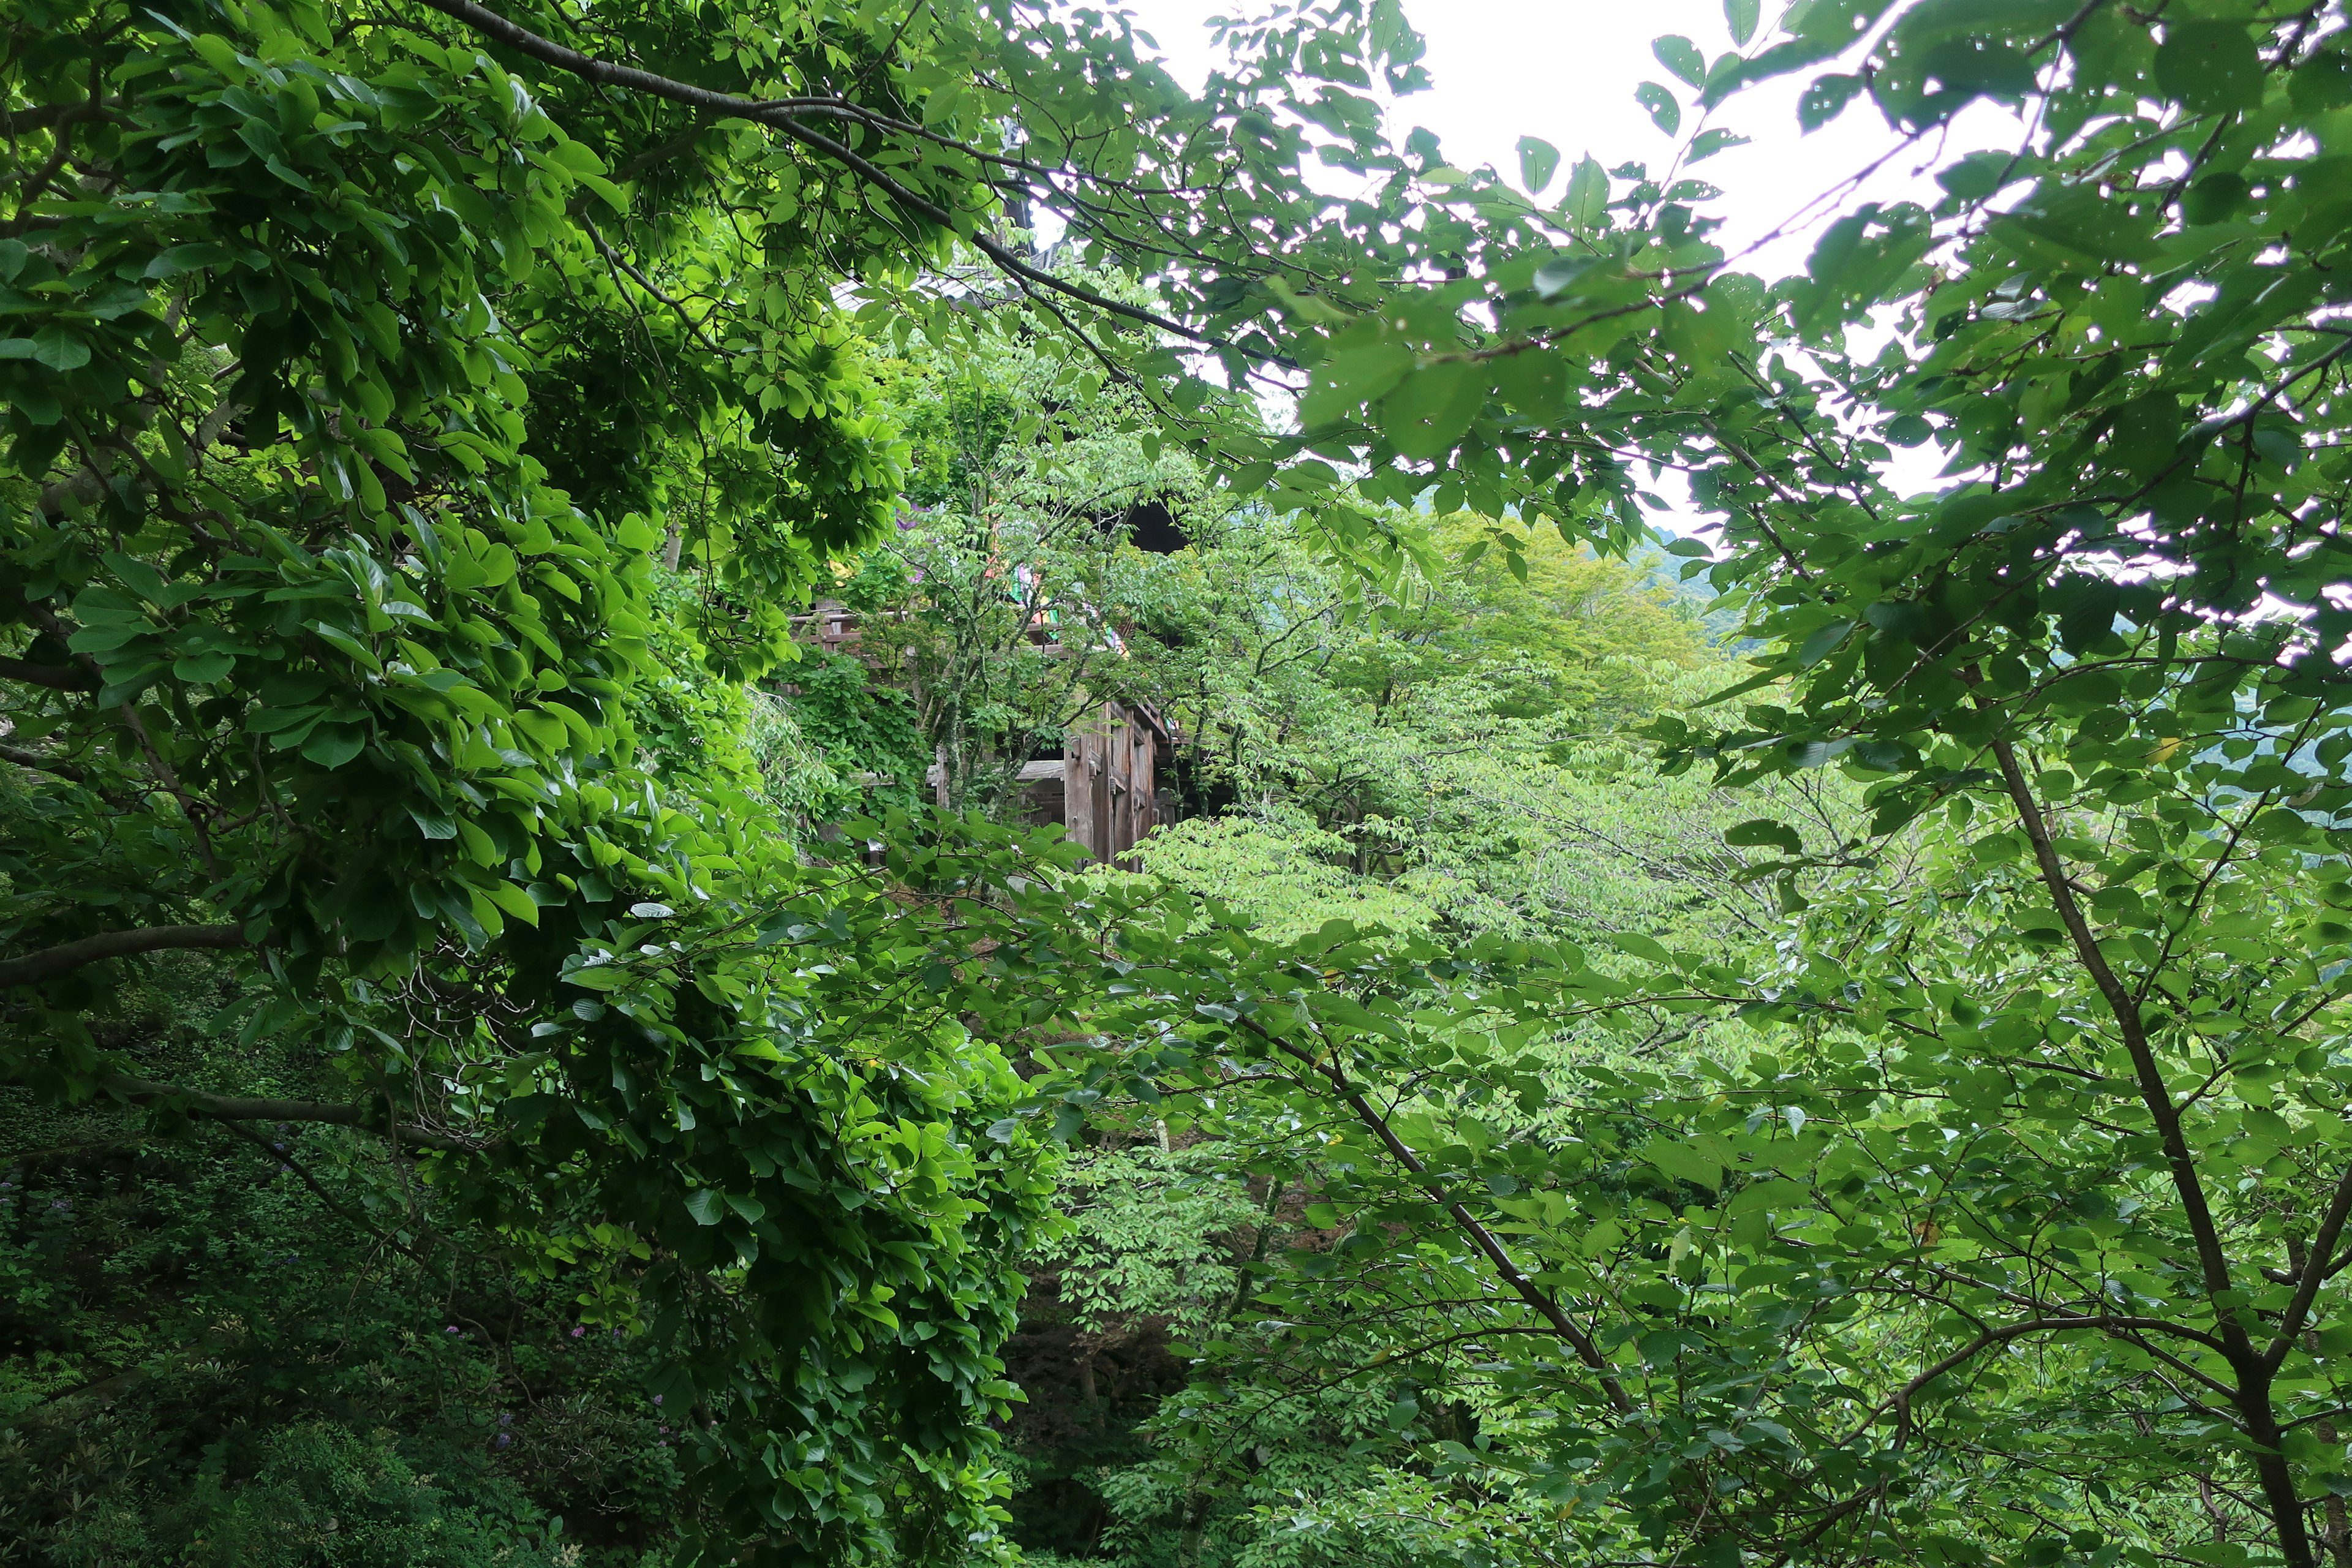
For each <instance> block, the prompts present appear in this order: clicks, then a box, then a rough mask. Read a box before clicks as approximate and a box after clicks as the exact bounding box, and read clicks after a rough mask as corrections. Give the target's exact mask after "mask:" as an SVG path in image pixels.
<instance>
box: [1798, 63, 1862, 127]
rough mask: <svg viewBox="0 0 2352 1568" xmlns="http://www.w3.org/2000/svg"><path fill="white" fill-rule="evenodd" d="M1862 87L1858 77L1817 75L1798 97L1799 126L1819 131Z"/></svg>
mask: <svg viewBox="0 0 2352 1568" xmlns="http://www.w3.org/2000/svg"><path fill="white" fill-rule="evenodd" d="M1862 89H1863V79H1862V78H1860V77H1859V76H1851V75H1844V74H1838V75H1832V76H1820V77H1815V78H1814V79H1812V81H1811V83H1810V84H1808V85H1807V87H1806V88H1805V90H1804V92H1803V94H1802V95H1801V97H1799V98H1798V100H1797V125H1798V128H1799V129H1800V130H1801V131H1804V132H1814V131H1818V130H1820V129H1821V128H1822V126H1824V125H1827V124H1828V123H1829V122H1830V121H1832V120H1835V119H1836V118H1837V117H1838V116H1839V115H1840V114H1843V113H1844V112H1845V106H1846V105H1847V104H1849V103H1851V102H1853V95H1854V94H1855V93H1857V92H1860V91H1861V90H1862Z"/></svg>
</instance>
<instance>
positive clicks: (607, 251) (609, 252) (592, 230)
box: [580, 213, 735, 359]
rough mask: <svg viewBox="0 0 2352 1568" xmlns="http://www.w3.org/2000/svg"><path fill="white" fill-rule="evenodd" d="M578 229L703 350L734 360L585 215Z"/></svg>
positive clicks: (729, 351)
mask: <svg viewBox="0 0 2352 1568" xmlns="http://www.w3.org/2000/svg"><path fill="white" fill-rule="evenodd" d="M580 226H582V227H583V228H584V229H586V230H587V231H588V239H589V242H590V243H591V244H593V245H594V246H595V247H596V250H597V254H599V255H601V256H602V257H604V259H605V260H606V261H608V262H610V263H611V264H612V265H613V266H614V267H615V268H618V269H619V270H621V271H623V272H625V273H627V274H628V275H629V277H630V279H631V280H633V281H634V282H635V284H636V286H637V287H638V288H640V289H644V290H645V291H646V293H648V294H650V295H652V296H653V297H654V298H655V299H656V300H660V301H661V302H662V303H663V304H665V305H667V306H668V307H669V308H670V310H671V311H672V312H674V313H675V314H676V315H677V319H678V320H679V321H683V322H684V323H685V324H686V330H687V331H689V332H692V333H693V334H694V336H695V341H696V342H699V343H700V344H701V345H702V346H703V347H704V348H707V349H709V351H710V352H711V353H715V354H717V355H718V356H719V358H721V359H732V358H734V357H735V355H734V353H733V352H732V351H731V350H728V349H722V348H720V347H719V345H718V344H717V343H714V342H711V341H710V336H709V333H707V332H705V331H703V330H702V324H701V323H700V322H698V321H696V320H695V319H694V316H693V314H692V313H691V312H690V311H688V310H687V308H686V306H685V304H684V302H683V301H681V300H673V299H672V298H670V297H669V296H668V295H667V294H665V293H663V292H662V290H661V289H660V287H659V286H658V285H656V283H655V282H654V280H653V279H650V278H648V277H646V275H645V274H644V273H643V272H641V271H639V270H638V269H637V264H636V263H635V262H634V261H631V260H630V259H629V258H627V257H625V256H624V255H622V254H621V253H620V252H619V251H618V250H616V249H614V247H613V246H612V245H610V244H609V243H607V242H606V240H605V238H604V235H603V234H601V233H599V232H598V231H597V228H596V223H595V220H594V219H593V218H591V217H590V216H588V215H587V214H586V213H582V214H581V215H580Z"/></svg>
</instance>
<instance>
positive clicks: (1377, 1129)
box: [1235, 1016, 1633, 1414]
mask: <svg viewBox="0 0 2352 1568" xmlns="http://www.w3.org/2000/svg"><path fill="white" fill-rule="evenodd" d="M1235 1021H1236V1022H1237V1023H1239V1024H1240V1025H1241V1026H1243V1027H1244V1028H1245V1029H1247V1030H1249V1032H1250V1033H1252V1034H1254V1035H1255V1036H1256V1037H1258V1038H1259V1039H1261V1040H1264V1041H1265V1043H1266V1044H1268V1045H1270V1046H1272V1047H1274V1048H1275V1049H1276V1050H1278V1051H1280V1052H1282V1053H1283V1054H1284V1055H1285V1056H1287V1057H1290V1058H1293V1059H1294V1060H1296V1061H1299V1062H1303V1063H1305V1064H1306V1066H1307V1068H1308V1069H1309V1070H1311V1071H1313V1072H1315V1073H1317V1074H1318V1075H1320V1076H1321V1077H1322V1078H1324V1079H1327V1080H1328V1082H1329V1083H1330V1085H1331V1089H1332V1092H1333V1093H1335V1094H1337V1095H1338V1096H1339V1099H1340V1100H1341V1101H1342V1102H1344V1103H1345V1104H1346V1105H1347V1107H1348V1109H1349V1110H1352V1111H1354V1112H1355V1113H1356V1119H1357V1120H1358V1121H1361V1122H1362V1123H1363V1124H1364V1125H1365V1126H1366V1127H1367V1128H1369V1129H1370V1131H1371V1133H1372V1136H1373V1137H1375V1138H1378V1139H1379V1140H1380V1141H1381V1147H1383V1148H1385V1149H1386V1150H1387V1151H1388V1152H1389V1158H1391V1159H1392V1160H1394V1161H1395V1162H1396V1163H1398V1164H1399V1165H1401V1166H1402V1167H1403V1168H1404V1169H1405V1171H1406V1172H1407V1173H1410V1174H1411V1175H1412V1179H1413V1181H1414V1182H1415V1183H1416V1184H1418V1185H1419V1186H1420V1187H1421V1188H1422V1190H1423V1191H1424V1192H1426V1193H1427V1194H1429V1195H1430V1196H1431V1197H1433V1198H1435V1199H1436V1200H1437V1202H1438V1205H1439V1206H1440V1207H1442V1208H1444V1210H1445V1212H1446V1214H1447V1215H1449V1216H1450V1217H1451V1218H1452V1219H1453V1221H1454V1224H1455V1225H1457V1226H1460V1227H1461V1229H1462V1233H1463V1234H1464V1235H1465V1236H1466V1237H1469V1238H1470V1241H1471V1243H1472V1245H1473V1246H1475V1247H1477V1248H1478V1250H1479V1251H1480V1252H1483V1253H1485V1254H1486V1260H1487V1261H1488V1262H1489V1263H1491V1264H1493V1265H1494V1266H1495V1272H1496V1274H1497V1275H1498V1276H1500V1277H1501V1279H1502V1281H1503V1283H1504V1284H1506V1285H1507V1286H1509V1287H1510V1289H1511V1291H1512V1293H1513V1294H1514V1295H1516V1296H1517V1297H1518V1298H1519V1300H1522V1301H1525V1302H1526V1303H1527V1304H1528V1306H1529V1307H1531V1308H1533V1309H1534V1310H1535V1311H1536V1314H1537V1315H1538V1317H1540V1318H1542V1319H1543V1320H1544V1321H1546V1322H1547V1323H1549V1324H1550V1325H1551V1327H1552V1329H1553V1331H1555V1332H1557V1333H1558V1334H1559V1337H1560V1338H1561V1339H1563V1340H1565V1341H1567V1342H1568V1343H1569V1346H1570V1349H1572V1350H1574V1351H1575V1352H1576V1357H1577V1359H1578V1360H1579V1361H1580V1362H1582V1363H1584V1364H1585V1365H1586V1366H1588V1367H1590V1368H1591V1369H1592V1370H1593V1371H1594V1372H1596V1373H1600V1374H1601V1390H1602V1392H1604V1393H1605V1394H1607V1395H1608V1396H1609V1403H1610V1405H1612V1406H1613V1407H1614V1408H1615V1409H1616V1410H1617V1411H1619V1412H1620V1413H1621V1414H1625V1413H1630V1412H1631V1411H1632V1410H1633V1400H1632V1399H1631V1398H1629V1397H1628V1396H1627V1395H1626V1393H1625V1389H1624V1385H1623V1384H1620V1383H1619V1382H1618V1381H1617V1376H1616V1373H1615V1372H1614V1371H1613V1370H1612V1368H1611V1366H1610V1363H1609V1358H1608V1357H1607V1356H1604V1355H1602V1354H1601V1347H1600V1346H1599V1345H1598V1344H1596V1343H1594V1342H1593V1340H1592V1336H1591V1335H1590V1334H1588V1333H1586V1332H1585V1331H1583V1330H1582V1329H1580V1328H1578V1327H1577V1326H1576V1323H1575V1321H1574V1320H1572V1319H1571V1318H1570V1317H1569V1315H1568V1313H1567V1312H1566V1311H1564V1310H1561V1308H1560V1304H1559V1302H1558V1301H1555V1300H1552V1298H1551V1297H1550V1295H1549V1294H1548V1293H1547V1292H1545V1291H1544V1290H1543V1289H1540V1288H1539V1287H1538V1285H1537V1284H1536V1282H1535V1281H1534V1280H1532V1279H1528V1277H1527V1276H1526V1275H1525V1274H1523V1273H1521V1272H1520V1270H1519V1266H1518V1264H1517V1262H1516V1261H1514V1260H1513V1258H1512V1257H1511V1254H1510V1252H1509V1250H1508V1249H1507V1247H1504V1246H1503V1244H1502V1242H1501V1241H1500V1240H1499V1239H1498V1238H1497V1237H1496V1236H1495V1234H1494V1232H1492V1231H1490V1230H1488V1229H1487V1228H1486V1226H1483V1225H1481V1224H1479V1223H1478V1219H1477V1216H1476V1215H1473V1214H1472V1213H1471V1212H1470V1211H1469V1210H1468V1209H1467V1208H1466V1207H1465V1206H1464V1205H1462V1204H1461V1203H1460V1202H1459V1201H1458V1200H1456V1199H1454V1198H1453V1197H1451V1196H1449V1195H1448V1194H1446V1192H1445V1191H1444V1187H1443V1185H1442V1184H1440V1183H1439V1182H1438V1181H1437V1179H1436V1177H1434V1176H1433V1175H1432V1174H1431V1173H1430V1171H1429V1167H1428V1166H1426V1165H1424V1164H1423V1163H1421V1158H1420V1156H1419V1155H1417V1154H1415V1153H1414V1152H1412V1149H1411V1148H1410V1147H1408V1146H1407V1145H1406V1144H1405V1142H1404V1141H1403V1140H1402V1139H1401V1138H1399V1137H1398V1136H1397V1135H1396V1132H1395V1131H1394V1130H1393V1129H1391V1127H1390V1126H1389V1124H1388V1119H1387V1118H1386V1117H1384V1116H1382V1115H1381V1113H1380V1112H1379V1111H1378V1110H1374V1109H1373V1108H1372V1105H1371V1102H1370V1101H1369V1100H1366V1099H1365V1098H1364V1097H1363V1095H1362V1094H1361V1093H1360V1092H1359V1091H1358V1090H1357V1089H1355V1088H1354V1087H1353V1086H1352V1085H1351V1084H1349V1081H1348V1079H1347V1075H1346V1074H1345V1073H1344V1072H1343V1071H1342V1070H1341V1069H1340V1068H1339V1063H1338V1062H1337V1061H1336V1060H1335V1061H1328V1062H1327V1061H1323V1060H1320V1059H1318V1058H1316V1057H1314V1056H1311V1055H1309V1054H1308V1053H1307V1052H1306V1051H1302V1050H1300V1049H1299V1048H1298V1047H1297V1046H1296V1045H1294V1044H1292V1043H1291V1042H1290V1041H1288V1040H1286V1039H1284V1038H1283V1037H1280V1036H1278V1035H1276V1034H1273V1033H1271V1032H1269V1031H1268V1030H1267V1029H1266V1028H1265V1026H1264V1025H1262V1024H1260V1023H1259V1022H1258V1021H1257V1020H1256V1019H1255V1018H1252V1017H1248V1016H1237V1017H1236V1019H1235Z"/></svg>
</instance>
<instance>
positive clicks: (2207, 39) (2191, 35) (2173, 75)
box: [2156, 19, 2263, 114]
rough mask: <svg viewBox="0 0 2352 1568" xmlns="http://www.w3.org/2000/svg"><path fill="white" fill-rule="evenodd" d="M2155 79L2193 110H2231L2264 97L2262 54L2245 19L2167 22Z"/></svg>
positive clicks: (2219, 112) (2223, 111)
mask: <svg viewBox="0 0 2352 1568" xmlns="http://www.w3.org/2000/svg"><path fill="white" fill-rule="evenodd" d="M2156 81H2157V86H2158V88H2160V89H2162V90H2163V92H2164V94H2165V96H2166V97H2168V98H2170V99H2172V100H2175V101H2177V102H2178V103H2179V104H2180V105H2181V107H2182V108H2184V109H2186V110H2189V112H2190V113H2192V114H2229V113H2234V112H2235V111H2237V110H2243V109H2252V108H2253V107H2254V106H2255V105H2257V104H2259V103H2260V102H2262V100H2263V58H2262V55H2261V53H2260V51H2259V50H2258V49H2257V48H2256V47H2255V45H2254V38H2253V35H2252V33H2251V32H2249V31H2248V30H2247V28H2246V25H2245V24H2244V23H2242V22H2202V21H2194V20H2188V19H2183V20H2181V21H2178V22H2175V21H2170V20H2168V21H2167V22H2166V23H2165V26H2164V42H2163V43H2162V44H2160V45H2158V47H2157V51H2156Z"/></svg>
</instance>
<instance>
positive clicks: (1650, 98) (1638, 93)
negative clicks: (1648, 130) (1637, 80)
mask: <svg viewBox="0 0 2352 1568" xmlns="http://www.w3.org/2000/svg"><path fill="white" fill-rule="evenodd" d="M1633 101H1635V102H1636V103H1639V104H1640V105H1641V106H1642V107H1643V109H1646V110H1649V111H1650V121H1651V123H1653V124H1654V125H1655V126H1657V128H1658V129H1659V130H1660V131H1663V132H1665V133H1666V134H1667V135H1669V136H1672V135H1673V134H1675V132H1677V131H1680V130H1681V129H1682V127H1683V106H1682V105H1681V104H1680V103H1679V102H1677V101H1675V95H1674V94H1673V93H1671V92H1669V91H1667V90H1666V89H1664V88H1663V87H1660V86H1659V85H1658V84H1657V83H1656V82H1654V81H1645V82H1643V84H1642V85H1641V86H1639V87H1637V88H1635V89H1633Z"/></svg>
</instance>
